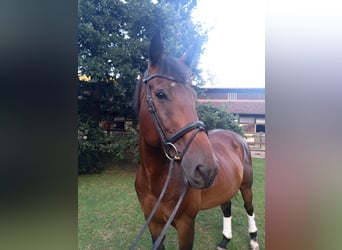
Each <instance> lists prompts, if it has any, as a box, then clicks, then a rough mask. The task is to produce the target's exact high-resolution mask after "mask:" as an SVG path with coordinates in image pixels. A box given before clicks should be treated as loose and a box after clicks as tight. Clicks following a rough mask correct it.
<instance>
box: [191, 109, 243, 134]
mask: <svg viewBox="0 0 342 250" xmlns="http://www.w3.org/2000/svg"><path fill="white" fill-rule="evenodd" d="M197 113H198V117H199V119H200V120H201V121H203V122H204V124H205V125H206V127H207V129H208V130H210V129H228V130H232V131H234V132H236V133H238V134H240V135H242V136H243V130H242V128H241V127H240V126H239V124H238V123H237V122H236V120H237V119H238V117H237V116H235V115H233V114H231V113H229V112H228V111H227V109H226V108H225V107H222V106H214V105H212V104H209V103H206V104H197Z"/></svg>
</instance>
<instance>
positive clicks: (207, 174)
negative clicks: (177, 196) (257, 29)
mask: <svg viewBox="0 0 342 250" xmlns="http://www.w3.org/2000/svg"><path fill="white" fill-rule="evenodd" d="M218 168H219V165H218V164H217V162H216V163H215V164H214V166H213V167H210V166H208V165H202V164H198V165H197V166H195V167H194V168H193V169H189V168H187V169H186V168H185V166H182V169H183V171H182V177H183V181H184V183H186V184H187V185H189V186H190V187H192V188H195V189H204V188H209V187H210V186H211V185H212V184H213V182H214V180H215V177H216V175H217V172H218Z"/></svg>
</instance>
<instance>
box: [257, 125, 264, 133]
mask: <svg viewBox="0 0 342 250" xmlns="http://www.w3.org/2000/svg"><path fill="white" fill-rule="evenodd" d="M255 132H257V133H258V132H263V133H265V125H264V124H257V125H256V128H255Z"/></svg>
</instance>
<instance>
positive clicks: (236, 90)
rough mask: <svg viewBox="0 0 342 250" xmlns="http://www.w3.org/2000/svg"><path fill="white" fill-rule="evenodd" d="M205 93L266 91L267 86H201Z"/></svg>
mask: <svg viewBox="0 0 342 250" xmlns="http://www.w3.org/2000/svg"><path fill="white" fill-rule="evenodd" d="M201 89H202V90H203V91H204V92H205V93H228V92H235V93H265V88H201Z"/></svg>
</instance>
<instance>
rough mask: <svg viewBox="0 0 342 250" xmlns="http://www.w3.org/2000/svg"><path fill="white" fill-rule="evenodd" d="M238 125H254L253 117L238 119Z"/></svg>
mask: <svg viewBox="0 0 342 250" xmlns="http://www.w3.org/2000/svg"><path fill="white" fill-rule="evenodd" d="M239 123H240V124H255V117H243V116H242V117H240V118H239Z"/></svg>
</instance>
